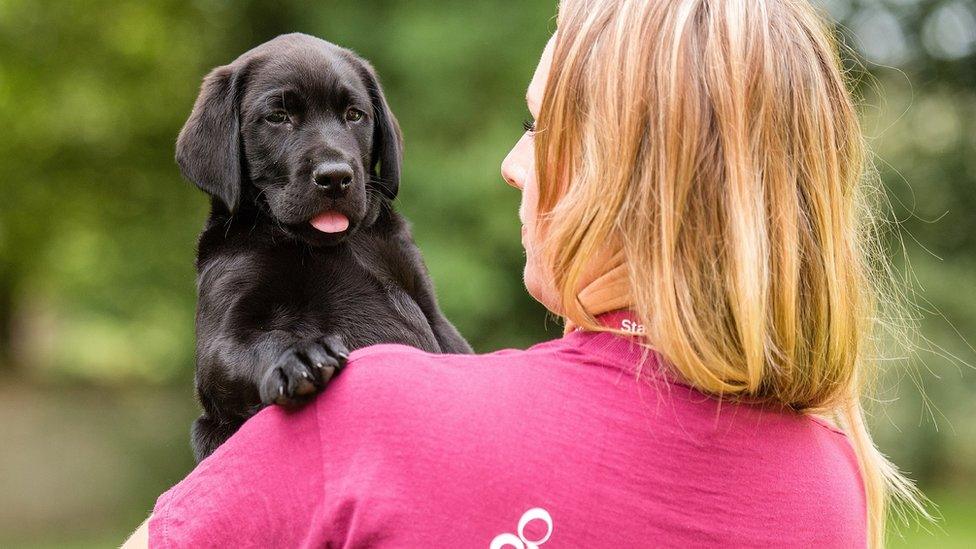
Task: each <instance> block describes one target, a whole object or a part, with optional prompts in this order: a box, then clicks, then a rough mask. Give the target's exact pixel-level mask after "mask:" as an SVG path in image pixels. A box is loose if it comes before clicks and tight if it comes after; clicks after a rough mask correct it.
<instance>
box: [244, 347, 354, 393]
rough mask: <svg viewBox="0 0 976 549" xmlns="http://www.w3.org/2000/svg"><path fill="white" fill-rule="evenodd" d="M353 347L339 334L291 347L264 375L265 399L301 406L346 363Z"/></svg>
mask: <svg viewBox="0 0 976 549" xmlns="http://www.w3.org/2000/svg"><path fill="white" fill-rule="evenodd" d="M348 356H349V350H348V349H346V346H345V345H344V344H343V343H342V341H341V340H340V339H339V338H338V337H335V336H326V337H322V338H320V339H316V340H311V341H303V342H301V343H296V344H295V345H293V346H291V347H290V348H288V349H287V350H286V351H285V352H284V353H282V355H281V356H280V357H279V358H278V360H277V361H276V362H275V364H274V365H273V366H272V367H271V368H270V369H269V370H268V371H267V373H265V374H264V379H263V380H262V381H261V387H260V392H261V402H263V403H264V404H279V405H281V406H299V405H301V404H304V403H305V402H307V401H308V400H309V399H310V398H311V397H312V396H313V395H315V393H318V392H319V391H321V390H322V388H323V387H325V385H326V384H327V383H328V382H329V380H330V379H332V376H334V375H335V374H336V373H338V372H339V371H340V370H341V369H342V367H343V366H345V365H346V358H348Z"/></svg>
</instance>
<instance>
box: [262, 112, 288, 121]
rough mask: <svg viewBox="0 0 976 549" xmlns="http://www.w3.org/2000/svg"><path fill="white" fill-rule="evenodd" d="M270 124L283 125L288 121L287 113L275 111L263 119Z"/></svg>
mask: <svg viewBox="0 0 976 549" xmlns="http://www.w3.org/2000/svg"><path fill="white" fill-rule="evenodd" d="M264 119H265V120H267V121H268V122H270V123H271V124H284V123H285V122H287V121H288V113H286V112H285V111H275V112H273V113H271V114H269V115H267V116H265V117H264Z"/></svg>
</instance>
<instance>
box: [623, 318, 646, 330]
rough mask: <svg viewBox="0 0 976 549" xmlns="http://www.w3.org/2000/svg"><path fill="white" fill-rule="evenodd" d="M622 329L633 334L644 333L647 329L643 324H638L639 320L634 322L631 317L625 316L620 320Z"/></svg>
mask: <svg viewBox="0 0 976 549" xmlns="http://www.w3.org/2000/svg"><path fill="white" fill-rule="evenodd" d="M620 329H622V330H623V331H625V332H630V333H632V334H643V333H644V332H646V331H647V330H645V329H644V325H643V324H638V323H637V322H634V321H633V320H630V319H629V318H625V319H623V320H622V321H620Z"/></svg>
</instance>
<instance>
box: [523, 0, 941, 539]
mask: <svg viewBox="0 0 976 549" xmlns="http://www.w3.org/2000/svg"><path fill="white" fill-rule="evenodd" d="M557 32H558V35H557V41H556V45H555V49H554V55H553V62H552V69H551V72H550V75H549V79H548V82H547V85H546V90H545V94H544V98H543V102H542V106H541V110H540V113H539V118H538V120H537V133H536V136H535V143H536V158H537V161H536V168H537V176H538V181H539V193H540V197H539V204H538V212H539V215H540V218H539V227H540V234H542V235H543V237H542V252H543V258H544V262H545V264H546V268H547V269H549V270H550V272H551V273H552V274H553V276H554V280H555V286H556V289H557V290H558V292H559V294H560V299H561V306H562V313H563V315H564V316H565V317H566V319H567V321H568V322H572V323H573V324H575V325H577V326H580V327H582V328H585V329H589V330H609V328H605V327H603V326H601V325H600V324H599V323H598V322H597V321H596V320H595V318H594V317H593V315H591V314H590V313H589V312H588V311H587V310H586V309H585V307H583V305H582V303H581V302H580V300H579V298H578V294H579V291H580V284H581V276H582V275H583V273H584V272H585V271H586V269H587V258H589V257H593V256H594V255H596V254H597V253H598V252H599V251H601V250H603V249H605V247H606V246H607V243H616V244H617V245H619V247H620V248H621V249H622V252H623V256H624V258H625V263H626V267H627V273H628V278H629V289H630V292H631V300H632V303H633V309H634V311H635V313H636V314H637V316H638V317H639V319H640V320H641V321H642V322H643V323H644V325H645V326H646V327H647V341H648V342H649V344H650V345H651V346H653V348H654V349H655V350H657V351H658V352H660V353H661V354H662V355H663V356H664V357H665V358H666V359H667V361H668V363H669V364H670V365H671V367H673V369H674V371H675V372H676V373H677V374H678V375H680V376H682V377H683V378H684V379H685V380H686V381H688V382H690V383H691V384H692V385H694V386H695V387H696V388H698V389H700V390H702V391H704V392H707V393H712V394H716V395H720V396H721V397H722V398H726V399H733V400H734V399H737V398H749V399H761V400H764V401H767V402H776V403H780V404H782V405H785V406H788V407H791V408H793V409H795V410H797V411H799V412H804V413H817V414H821V415H825V416H830V417H832V418H833V419H834V420H835V421H836V423H837V424H838V425H839V426H840V427H841V428H842V429H843V430H844V431H845V432H846V433H847V434H848V436H849V438H850V440H851V441H852V445H853V446H854V449H855V451H856V453H857V455H858V459H859V462H860V469H861V476H862V479H863V482H864V485H865V493H866V495H867V502H868V504H867V507H868V508H867V521H868V527H869V540H870V541H871V544H872V546H881V545H883V543H884V526H885V509H886V507H887V502H888V500H889V497H890V496H891V495H896V496H901V497H902V498H904V499H905V500H907V501H908V502H909V503H910V504H912V505H913V506H915V507H916V508H918V509H919V510H920V511H921V512H923V513H924V509H923V508H922V506H921V505H920V499H921V496H920V495H919V494H918V492H917V491H916V490H915V488H914V486H913V485H912V483H911V482H910V481H908V480H907V479H905V477H903V476H902V475H900V474H899V473H898V471H897V469H895V467H894V466H892V465H891V464H890V462H888V461H887V460H886V459H885V457H884V456H883V455H882V454H881V453H880V452H879V451H878V450H877V448H876V447H875V445H874V443H873V442H872V440H871V437H870V435H869V433H868V430H867V429H866V427H865V424H864V413H863V408H862V399H863V398H864V395H863V392H864V388H865V387H866V385H867V384H868V383H869V382H870V381H871V380H872V378H873V373H872V372H871V370H870V368H871V366H872V364H873V361H872V360H871V359H872V357H873V356H874V355H873V353H874V351H875V350H874V349H873V348H872V345H871V343H872V341H875V339H876V338H875V332H874V330H875V327H876V324H877V323H876V319H877V315H878V314H879V310H880V309H882V308H883V307H879V302H878V301H879V298H880V296H881V291H880V288H882V287H883V285H884V284H885V283H886V278H887V277H890V275H889V273H890V271H889V270H888V269H887V268H886V265H888V263H886V260H885V258H884V254H883V253H880V252H882V251H883V247H882V246H881V245H880V242H879V239H878V238H877V235H876V234H874V233H875V231H874V229H873V228H874V227H875V218H874V216H872V215H871V208H870V204H869V201H868V200H867V195H866V191H869V190H870V189H871V188H872V187H871V185H870V181H869V179H866V178H865V173H866V172H867V170H866V169H865V166H866V153H865V146H864V141H863V137H862V133H861V128H860V125H859V121H858V115H857V112H856V109H855V106H854V103H853V100H852V98H851V94H850V91H849V90H848V87H847V84H848V83H847V82H846V81H845V77H844V73H843V71H842V68H841V61H840V58H839V55H838V46H837V44H836V42H835V40H834V38H833V34H832V32H831V29H830V27H829V25H828V24H827V23H826V22H825V20H824V19H823V18H822V17H821V16H820V15H819V14H818V13H817V12H816V11H815V10H814V9H813V8H812V7H811V6H810V5H809V4H808V3H807V2H806V1H803V0H669V1H648V0H563V1H562V3H561V5H560V9H559V19H558V31H557Z"/></svg>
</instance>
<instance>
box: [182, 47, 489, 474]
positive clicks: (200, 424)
mask: <svg viewBox="0 0 976 549" xmlns="http://www.w3.org/2000/svg"><path fill="white" fill-rule="evenodd" d="M350 108H351V109H354V110H357V111H358V112H359V113H360V114H363V116H362V118H361V119H357V116H358V115H357V114H355V113H352V114H350V113H351V111H350V110H349V109H350ZM283 113H284V114H283ZM401 150H402V141H401V137H400V130H399V127H398V125H397V122H396V119H395V118H394V116H393V114H392V113H391V112H390V109H389V107H388V106H387V103H386V99H385V98H384V96H383V91H382V89H381V88H380V85H379V82H378V80H377V78H376V75H375V73H374V71H373V69H372V67H370V66H369V64H367V63H366V62H365V61H363V60H362V59H360V58H359V57H357V56H356V55H355V54H353V53H352V52H350V51H349V50H345V49H343V48H339V47H337V46H335V45H333V44H330V43H328V42H325V41H323V40H319V39H317V38H313V37H311V36H306V35H301V34H289V35H285V36H280V37H278V38H275V39H274V40H271V41H269V42H267V43H265V44H262V45H261V46H258V47H257V48H254V49H253V50H251V51H249V52H247V53H245V54H244V55H242V56H241V57H239V58H238V59H237V60H235V61H234V62H233V63H231V64H229V65H226V66H223V67H218V68H216V69H214V70H213V71H212V72H211V73H210V74H209V75H207V77H206V78H205V79H204V81H203V86H202V87H201V90H200V96H199V97H198V98H197V101H196V103H195V105H194V107H193V112H192V113H191V114H190V117H189V119H188V120H187V122H186V125H185V126H184V127H183V130H182V131H181V132H180V136H179V138H178V140H177V144H176V159H177V162H178V163H179V166H180V169H181V171H182V173H183V176H184V177H186V178H187V179H188V180H190V181H192V182H193V183H195V184H196V185H198V186H199V187H200V188H201V189H203V190H204V191H206V192H207V193H209V194H210V195H211V197H212V199H211V213H210V218H209V219H208V220H207V223H206V226H205V227H204V230H203V234H201V235H200V242H199V248H198V253H197V272H198V277H197V284H198V306H197V373H196V389H197V396H198V398H199V400H200V404H201V406H202V408H203V414H202V415H201V416H200V418H199V419H197V420H196V422H195V423H194V425H193V429H192V441H193V448H194V453H195V454H196V457H197V459H198V460H200V459H203V458H204V457H206V456H207V455H209V454H210V453H211V452H212V451H213V450H214V449H215V448H216V447H217V446H219V445H220V444H221V443H223V442H224V441H225V440H226V439H227V438H228V437H229V436H230V435H232V434H233V433H234V432H235V431H236V430H237V429H238V427H240V425H241V424H242V423H243V422H244V421H245V420H246V419H247V418H249V417H251V416H252V415H254V414H255V413H256V412H257V411H258V410H260V409H261V408H262V407H263V406H266V405H268V404H271V403H278V404H282V405H288V406H294V405H299V404H301V403H303V402H305V401H307V400H308V399H309V398H310V397H311V396H313V395H314V394H315V393H317V392H318V391H319V390H321V389H322V388H323V387H324V386H325V384H326V383H327V382H328V380H329V379H330V378H331V377H332V376H333V375H334V374H335V373H336V372H338V371H339V369H341V367H342V365H343V364H344V362H345V358H346V356H347V354H348V352H349V350H351V349H357V348H360V347H364V346H367V345H371V344H375V343H382V342H395V343H405V344H408V345H413V346H416V347H419V348H421V349H425V350H428V351H432V352H447V353H469V352H471V348H470V346H468V344H467V342H466V341H465V340H464V338H462V337H461V335H460V334H459V333H458V332H457V330H456V329H455V328H454V326H453V325H451V323H450V322H449V321H448V320H447V319H446V318H445V317H444V315H443V314H442V313H441V311H440V309H439V308H438V306H437V301H436V299H435V296H434V291H433V287H432V285H431V282H430V278H429V275H428V273H427V269H426V267H425V265H424V263H423V260H422V258H421V255H420V252H419V250H418V249H417V247H416V245H415V244H414V243H413V240H412V237H411V235H410V229H409V226H408V224H407V223H406V221H405V220H403V218H401V217H400V216H399V215H398V214H397V213H396V212H395V211H394V210H393V208H392V205H391V201H392V200H393V199H394V198H395V197H396V194H397V190H398V188H399V181H400V163H401ZM336 166H340V167H342V170H347V171H342V170H340V172H341V173H342V174H345V176H344V177H343V178H342V181H343V182H344V183H343V186H342V187H341V188H342V189H343V190H342V191H338V190H337V189H338V188H339V187H336V186H331V187H330V186H329V182H332V181H339V179H336V178H329V177H326V178H324V179H323V178H322V174H323V173H326V174H327V175H328V174H332V173H339V172H334V170H333V168H335V167H336ZM330 170H332V171H330ZM326 210H333V211H338V212H341V213H343V214H344V215H345V216H346V217H347V218H348V219H349V222H350V225H349V228H348V229H347V230H346V231H345V232H343V233H341V234H334V233H324V232H320V231H318V230H316V229H315V228H313V227H312V226H311V225H310V220H311V219H312V218H313V217H315V216H316V215H317V214H319V213H321V212H323V211H326Z"/></svg>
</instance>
